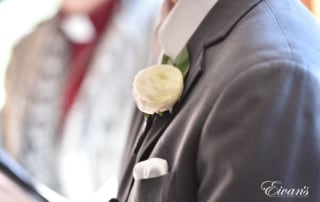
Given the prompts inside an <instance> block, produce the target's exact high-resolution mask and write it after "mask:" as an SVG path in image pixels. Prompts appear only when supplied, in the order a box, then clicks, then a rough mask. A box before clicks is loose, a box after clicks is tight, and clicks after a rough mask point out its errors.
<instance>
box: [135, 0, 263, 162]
mask: <svg viewBox="0 0 320 202" xmlns="http://www.w3.org/2000/svg"><path fill="white" fill-rule="evenodd" d="M259 1H261V0H238V1H237V2H236V3H235V2H234V1H233V0H220V1H219V2H218V3H217V5H216V6H215V7H214V8H213V9H212V10H211V11H210V12H209V14H208V15H207V16H206V18H205V19H204V21H203V22H202V23H201V25H200V26H199V28H198V29H197V31H196V32H195V33H194V35H193V36H192V38H191V39H190V40H189V42H188V45H187V48H188V51H189V55H190V64H191V65H190V70H189V74H188V75H187V77H186V79H185V85H184V92H183V94H182V98H181V100H180V102H179V103H177V105H176V106H175V107H174V111H173V113H172V114H170V113H168V112H166V113H165V114H164V116H162V117H159V116H157V117H156V118H155V120H154V123H153V125H152V127H151V128H150V130H149V131H148V134H147V136H146V137H145V140H144V143H143V145H142V147H141V149H140V151H139V153H138V156H137V157H138V158H137V161H140V160H144V159H146V158H148V157H149V155H150V153H151V151H152V149H153V147H154V146H155V144H156V143H157V141H158V140H159V138H160V137H161V134H162V133H163V132H164V130H165V129H166V128H167V126H168V125H169V124H170V122H172V120H173V119H174V118H175V116H176V115H177V114H178V113H179V109H180V108H181V107H182V106H183V104H184V102H185V101H186V99H187V97H188V95H189V94H190V92H191V91H192V89H193V88H194V86H195V85H196V83H197V81H198V80H199V79H200V77H201V75H202V73H204V71H205V69H204V68H205V66H204V61H205V49H206V48H207V47H208V46H210V47H211V46H214V44H216V43H218V42H220V41H221V40H223V39H224V38H225V37H226V36H227V35H228V33H229V32H230V30H231V29H232V28H233V27H234V25H235V24H236V23H237V22H238V21H239V20H240V19H241V17H242V16H244V15H245V14H246V13H247V12H248V11H249V10H250V9H251V8H252V7H254V5H256V4H257V3H258V2H259Z"/></svg>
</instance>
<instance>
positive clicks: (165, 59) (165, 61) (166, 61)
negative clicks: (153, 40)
mask: <svg viewBox="0 0 320 202" xmlns="http://www.w3.org/2000/svg"><path fill="white" fill-rule="evenodd" d="M161 64H168V65H173V61H172V59H171V58H170V57H169V56H168V55H166V54H163V57H162V61H161Z"/></svg>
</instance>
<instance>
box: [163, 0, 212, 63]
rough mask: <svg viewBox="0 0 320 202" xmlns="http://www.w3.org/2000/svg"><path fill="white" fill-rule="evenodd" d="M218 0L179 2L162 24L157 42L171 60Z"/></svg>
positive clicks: (180, 0)
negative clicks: (158, 41)
mask: <svg viewBox="0 0 320 202" xmlns="http://www.w3.org/2000/svg"><path fill="white" fill-rule="evenodd" d="M217 2H218V0H198V1H195V0H179V1H178V2H177V4H176V5H175V6H174V7H173V9H172V10H171V12H170V13H169V15H168V16H167V17H166V19H165V20H164V22H163V23H162V25H161V27H160V30H159V40H160V44H161V46H162V48H163V51H164V53H165V54H167V55H168V56H169V57H171V58H172V59H173V60H174V59H175V58H176V57H177V56H178V54H179V53H180V51H181V50H182V49H183V48H184V46H185V45H186V44H187V42H188V41H189V39H190V37H191V36H192V35H193V33H194V32H195V31H196V29H197V28H198V27H199V25H200V24H201V22H202V21H203V19H204V18H205V17H206V15H207V14H208V13H209V11H210V10H211V9H212V8H213V6H214V5H215V4H216V3H217Z"/></svg>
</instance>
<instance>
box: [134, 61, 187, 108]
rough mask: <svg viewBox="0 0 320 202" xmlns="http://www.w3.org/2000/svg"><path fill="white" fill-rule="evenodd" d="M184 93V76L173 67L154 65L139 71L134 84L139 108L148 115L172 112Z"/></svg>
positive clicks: (135, 97)
mask: <svg viewBox="0 0 320 202" xmlns="http://www.w3.org/2000/svg"><path fill="white" fill-rule="evenodd" d="M182 91H183V75H182V73H181V71H180V70H179V69H178V68H177V67H174V66H172V65H154V66H151V67H148V68H146V69H143V70H141V71H139V72H138V73H137V74H136V76H135V79H134V82H133V96H134V99H135V101H136V103H137V106H138V108H139V109H140V110H141V111H142V112H144V113H147V114H154V113H159V112H165V111H168V110H169V111H171V110H172V108H173V106H174V104H175V103H176V102H177V101H178V100H179V98H180V96H181V94H182Z"/></svg>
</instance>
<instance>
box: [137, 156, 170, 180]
mask: <svg viewBox="0 0 320 202" xmlns="http://www.w3.org/2000/svg"><path fill="white" fill-rule="evenodd" d="M167 173H168V163H167V161H166V160H164V159H161V158H151V159H148V160H145V161H141V162H139V163H137V164H136V165H135V166H134V168H133V177H134V179H135V180H141V179H149V178H155V177H159V176H162V175H165V174H167Z"/></svg>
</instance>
